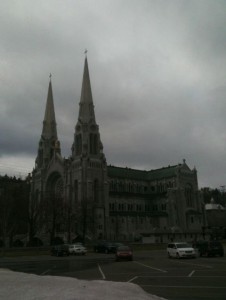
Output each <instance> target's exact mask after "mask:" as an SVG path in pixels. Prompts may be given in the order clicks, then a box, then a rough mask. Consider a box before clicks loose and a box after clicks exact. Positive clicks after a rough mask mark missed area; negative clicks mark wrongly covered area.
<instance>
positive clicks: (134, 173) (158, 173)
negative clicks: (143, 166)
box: [108, 165, 178, 181]
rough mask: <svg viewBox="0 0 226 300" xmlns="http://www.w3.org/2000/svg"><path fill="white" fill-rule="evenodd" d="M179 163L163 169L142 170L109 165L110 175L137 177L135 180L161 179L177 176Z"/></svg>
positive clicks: (128, 177)
mask: <svg viewBox="0 0 226 300" xmlns="http://www.w3.org/2000/svg"><path fill="white" fill-rule="evenodd" d="M177 167H178V166H177V165H175V166H168V167H163V168H161V169H156V170H151V171H145V170H144V171H142V170H136V169H131V168H122V167H115V166H108V176H109V177H113V178H124V179H126V178H127V179H135V180H148V181H149V180H159V179H163V178H170V177H175V176H176V170H177Z"/></svg>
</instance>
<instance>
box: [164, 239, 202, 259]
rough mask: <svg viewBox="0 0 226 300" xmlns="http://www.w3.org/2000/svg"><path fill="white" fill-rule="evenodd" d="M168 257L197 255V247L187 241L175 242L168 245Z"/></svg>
mask: <svg viewBox="0 0 226 300" xmlns="http://www.w3.org/2000/svg"><path fill="white" fill-rule="evenodd" d="M167 254H168V257H169V258H171V257H176V258H182V257H193V258H195V257H196V252H195V249H194V248H192V246H190V245H189V244H188V243H186V242H173V243H169V244H168V246H167Z"/></svg>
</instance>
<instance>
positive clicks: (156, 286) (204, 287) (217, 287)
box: [139, 284, 226, 289]
mask: <svg viewBox="0 0 226 300" xmlns="http://www.w3.org/2000/svg"><path fill="white" fill-rule="evenodd" d="M139 285H140V286H141V287H155V288H177V289H178V288H182V289H184V288H186V289H226V286H206V285H204V286H202V285H200V286H198V285H150V284H139Z"/></svg>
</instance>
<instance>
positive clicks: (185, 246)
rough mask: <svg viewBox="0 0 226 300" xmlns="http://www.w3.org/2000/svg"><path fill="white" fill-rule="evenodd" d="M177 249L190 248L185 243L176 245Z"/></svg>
mask: <svg viewBox="0 0 226 300" xmlns="http://www.w3.org/2000/svg"><path fill="white" fill-rule="evenodd" d="M177 248H190V246H189V245H188V244H186V243H183V244H177Z"/></svg>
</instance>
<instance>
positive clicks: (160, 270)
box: [134, 261, 167, 273]
mask: <svg viewBox="0 0 226 300" xmlns="http://www.w3.org/2000/svg"><path fill="white" fill-rule="evenodd" d="M134 263H136V264H138V265H141V266H144V267H146V268H149V269H152V270H156V271H159V272H163V273H167V271H166V270H162V269H157V268H153V267H151V266H148V265H145V264H142V263H140V262H138V261H134Z"/></svg>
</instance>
